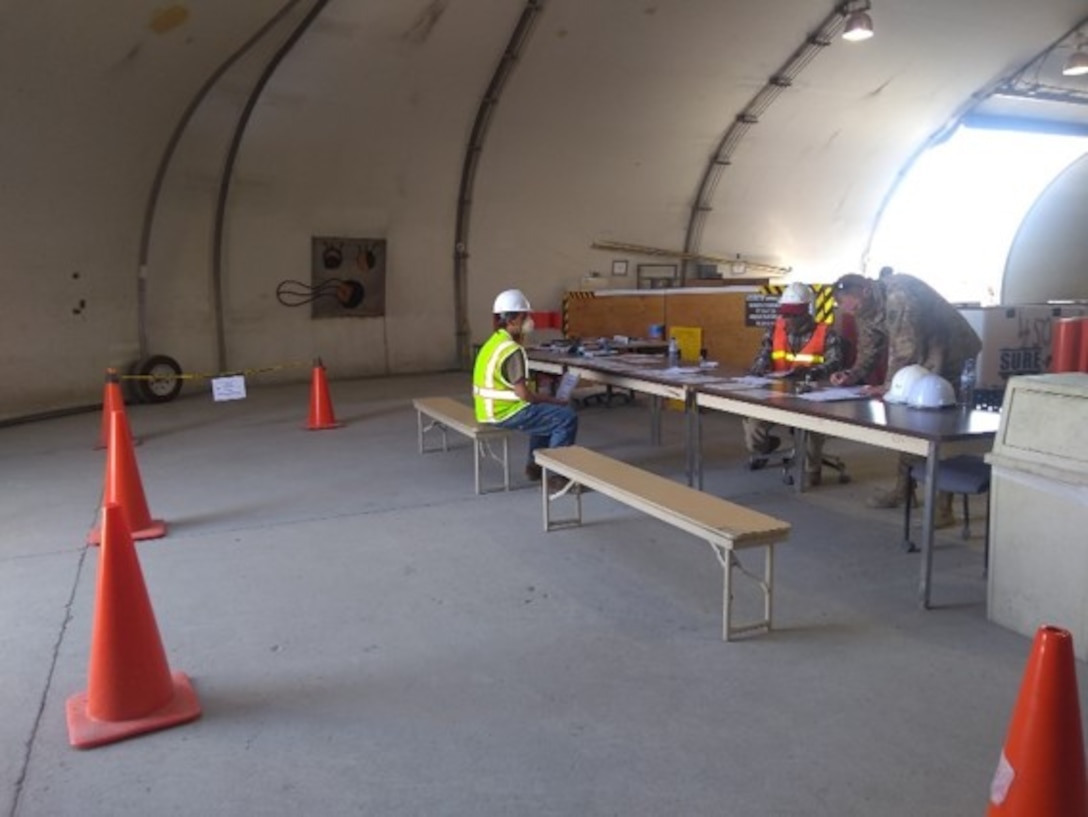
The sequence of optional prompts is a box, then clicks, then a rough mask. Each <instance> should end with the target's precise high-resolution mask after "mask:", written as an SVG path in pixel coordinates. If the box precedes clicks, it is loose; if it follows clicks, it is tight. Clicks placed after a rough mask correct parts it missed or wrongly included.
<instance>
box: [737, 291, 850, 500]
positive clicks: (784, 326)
mask: <svg viewBox="0 0 1088 817" xmlns="http://www.w3.org/2000/svg"><path fill="white" fill-rule="evenodd" d="M841 367H842V349H841V347H840V344H839V336H838V334H837V333H836V332H835V331H834V330H833V329H832V328H831V327H829V326H828V325H827V324H826V323H817V322H816V320H815V319H814V318H813V317H812V288H811V287H809V286H807V285H806V284H802V283H800V282H798V281H795V282H793V283H792V284H790V285H789V286H787V287H786V289H785V291H784V292H783V293H782V297H781V298H779V300H778V317H777V318H776V319H775V322H774V326H772V327H770V328H768V329H767V331H766V332H765V333H764V335H763V343H762V345H761V347H760V350H759V354H758V355H756V359H755V361H754V362H753V363H752V367H751V369H749V373H750V374H754V375H767V374H772V373H773V374H774V375H776V376H780V377H786V378H792V379H805V380H823V379H825V378H827V376H828V375H829V374H831V373H832V372H835V371H838V370H839V369H840V368H841ZM743 422H744V445H745V447H746V448H747V449H748V451H749V452H750V453H751V454H754V455H756V458H754V459H753V460H752V467H753V468H762V467H763V466H764V465H766V460H765V459H762V458H760V457H761V455H766V454H770V453H771V452H773V451H775V450H776V449H777V448H778V447H779V446H780V445H781V444H782V440H781V439H780V438H779V437H776V436H774V435H773V434H771V433H770V432H771V429H772V428H773V424H771V423H769V422H767V421H766V420H755V419H752V418H750V417H745V418H744V421H743ZM823 450H824V435H823V434H816V433H815V432H811V433H809V434H807V435H806V437H805V474H804V480H805V484H806V485H810V486H815V485H819V484H820V482H821V470H822V462H823Z"/></svg>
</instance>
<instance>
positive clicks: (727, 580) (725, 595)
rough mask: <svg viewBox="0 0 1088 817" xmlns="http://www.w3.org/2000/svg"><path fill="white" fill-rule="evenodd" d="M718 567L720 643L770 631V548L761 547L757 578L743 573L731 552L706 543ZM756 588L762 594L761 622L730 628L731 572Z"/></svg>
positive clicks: (731, 625) (731, 614)
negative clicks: (719, 578)
mask: <svg viewBox="0 0 1088 817" xmlns="http://www.w3.org/2000/svg"><path fill="white" fill-rule="evenodd" d="M709 544H710V547H711V549H712V550H713V551H714V555H715V556H716V557H717V559H718V562H719V564H721V566H722V641H731V640H732V638H733V636H735V635H740V634H741V633H747V632H752V631H754V630H767V631H769V630H771V628H772V621H773V618H772V615H773V612H774V611H773V603H774V544H773V543H772V544H768V545H765V546H764V547H765V554H764V559H763V575H762V576H757V575H756V574H754V573H750V572H749V571H747V570H745V569H744V565H742V564H741V563H740V559H738V558H737V555H736V554H735V553H733V551H731V550H728V549H725V548H722V547H720V546H719V545H715V544H714V543H713V542H711V543H709ZM734 567H735V568H736V569H737V570H739V571H740V572H741V573H743V574H744V575H745V576H747V577H748V578H750V579H751V580H752V581H754V582H755V583H756V584H757V585H759V588H760V590H762V591H763V618H762V619H761V620H759V621H753V622H750V623H747V624H738V625H736V626H734V625H733V568H734Z"/></svg>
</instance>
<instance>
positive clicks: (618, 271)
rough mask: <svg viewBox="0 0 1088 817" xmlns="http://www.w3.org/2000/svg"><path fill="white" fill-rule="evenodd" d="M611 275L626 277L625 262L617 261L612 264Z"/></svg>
mask: <svg viewBox="0 0 1088 817" xmlns="http://www.w3.org/2000/svg"><path fill="white" fill-rule="evenodd" d="M612 274H613V275H626V274H627V261H626V260H617V261H613V262H612Z"/></svg>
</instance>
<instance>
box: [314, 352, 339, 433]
mask: <svg viewBox="0 0 1088 817" xmlns="http://www.w3.org/2000/svg"><path fill="white" fill-rule="evenodd" d="M342 425H343V423H338V422H336V415H335V414H334V413H333V410H332V400H331V399H330V398H329V382H328V380H326V379H325V364H323V363H322V362H321V358H317V359H316V360H315V361H314V376H313V381H312V383H311V384H310V420H309V422H308V423H307V424H306V428H308V429H309V430H310V431H320V430H322V429H325V428H340V426H342Z"/></svg>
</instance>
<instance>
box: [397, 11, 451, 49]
mask: <svg viewBox="0 0 1088 817" xmlns="http://www.w3.org/2000/svg"><path fill="white" fill-rule="evenodd" d="M446 5H447V0H431V2H430V3H428V4H427V7H426V8H425V9H423V11H422V12H420V15H419V16H418V17H417V18H416V21H415V22H414V23H413V24H412V27H411V28H410V29H408V30H407V31H406V32H404V39H405V40H407V41H408V42H410V43H413V44H414V45H423V43H425V42H427V38H428V37H430V36H431V32H432V31H433V30H434V27H435V26H436V25H438V21H439V20H440V19H442V15H443V14H444V13H445V12H446Z"/></svg>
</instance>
